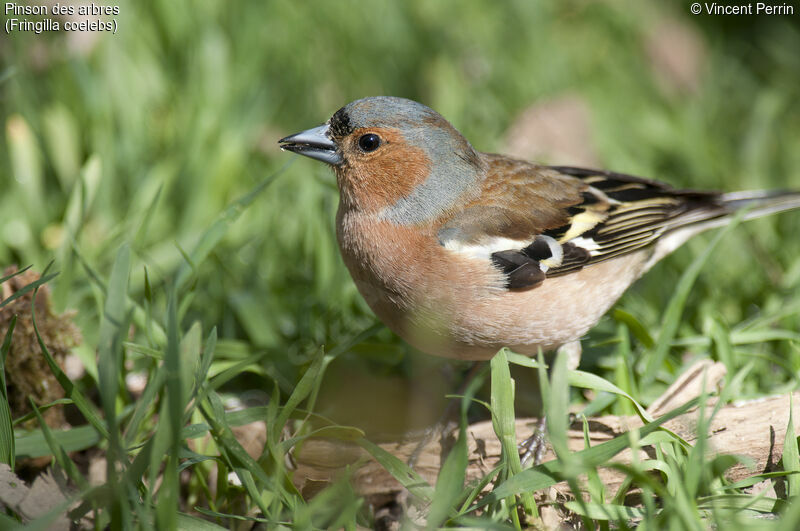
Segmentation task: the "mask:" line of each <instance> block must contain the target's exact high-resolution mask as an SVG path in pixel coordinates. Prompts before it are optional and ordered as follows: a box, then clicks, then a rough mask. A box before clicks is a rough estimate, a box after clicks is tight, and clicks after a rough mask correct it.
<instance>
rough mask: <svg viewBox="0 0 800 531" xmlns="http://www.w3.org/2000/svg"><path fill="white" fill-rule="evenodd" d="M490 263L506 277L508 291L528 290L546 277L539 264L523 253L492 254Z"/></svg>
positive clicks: (512, 251)
mask: <svg viewBox="0 0 800 531" xmlns="http://www.w3.org/2000/svg"><path fill="white" fill-rule="evenodd" d="M492 262H493V263H494V265H495V266H497V267H498V268H499V269H500V270H501V271H502V272H503V273H504V274H505V275H506V288H508V289H530V288H533V287H535V286H538V285H539V284H541V283H542V281H543V280H544V279H545V277H546V275H545V273H544V271H542V269H541V267H540V266H539V262H538V261H537V260H535V259H533V258H531V257H530V256H528V255H526V254H525V253H524V252H523V251H515V250H508V251H497V252H495V253H492Z"/></svg>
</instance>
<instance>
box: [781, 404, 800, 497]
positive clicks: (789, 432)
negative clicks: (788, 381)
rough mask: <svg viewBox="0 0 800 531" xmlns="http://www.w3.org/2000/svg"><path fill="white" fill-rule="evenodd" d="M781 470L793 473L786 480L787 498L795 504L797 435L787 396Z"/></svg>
mask: <svg viewBox="0 0 800 531" xmlns="http://www.w3.org/2000/svg"><path fill="white" fill-rule="evenodd" d="M782 461H783V469H784V470H785V471H786V472H793V474H790V475H789V476H788V477H787V478H786V482H787V484H788V485H789V496H791V497H792V498H794V501H795V503H797V502H798V500H800V474H797V472H800V453H798V450H797V434H796V432H795V429H794V400H793V399H792V396H791V395H790V396H789V423H788V425H787V426H786V437H785V438H784V441H783V457H782Z"/></svg>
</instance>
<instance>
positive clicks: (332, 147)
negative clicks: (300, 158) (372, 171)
mask: <svg viewBox="0 0 800 531" xmlns="http://www.w3.org/2000/svg"><path fill="white" fill-rule="evenodd" d="M328 130H329V126H328V124H325V125H321V126H319V127H315V128H314V129H308V130H307V131H302V132H300V133H297V134H295V135H291V136H287V137H286V138H281V139H280V140H279V141H278V143H279V144H280V145H281V149H285V150H287V151H294V152H295V153H297V154H299V155H305V156H306V157H311V158H312V159H317V160H321V161H322V162H327V163H328V164H332V165H334V166H336V165H338V164H341V163H342V162H343V160H344V159H342V154H341V152H340V151H339V149H338V148H337V147H336V144H335V143H334V142H333V141H332V140H331V139H330V138H328Z"/></svg>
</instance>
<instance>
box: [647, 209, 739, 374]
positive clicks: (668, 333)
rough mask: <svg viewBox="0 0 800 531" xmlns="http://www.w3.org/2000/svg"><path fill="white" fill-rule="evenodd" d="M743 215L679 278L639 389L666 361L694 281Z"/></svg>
mask: <svg viewBox="0 0 800 531" xmlns="http://www.w3.org/2000/svg"><path fill="white" fill-rule="evenodd" d="M745 212H746V211H745V210H742V211H739V213H738V214H736V216H734V217H733V219H731V221H730V223H729V224H728V225H727V226H726V227H725V228H724V229H722V230H721V231H719V232H717V234H715V235H714V238H713V239H712V240H711V242H709V244H708V246H706V248H705V250H704V251H703V252H702V253H701V254H700V256H698V257H697V258H695V259H694V261H692V263H691V264H690V265H689V267H687V268H686V271H684V272H683V275H681V278H680V280H679V281H678V285H677V286H676V287H675V294H674V295H673V296H672V298H671V299H670V301H669V303H668V304H667V309H666V310H665V311H664V315H663V318H662V326H661V331H660V332H659V334H658V340H657V341H656V345H655V350H653V353H652V355H651V356H649V357H648V358H647V365H646V367H645V370H644V373H643V374H642V378H641V386H646V385H648V384H650V383H651V382H652V381H653V380H654V379H655V376H656V372H657V371H658V370H659V369H660V368H661V365H662V364H663V362H664V358H666V356H667V353H668V352H669V349H670V347H671V346H672V340H673V339H674V338H675V335H676V333H677V332H678V325H680V320H681V314H682V313H683V308H684V306H686V301H687V300H688V299H689V294H690V293H691V291H692V286H693V285H694V282H695V280H697V277H698V275H700V271H701V270H702V269H703V267H704V266H705V264H706V262H707V261H708V259H709V258H710V257H711V255H712V254H713V253H714V250H715V249H716V247H717V245H719V242H720V241H721V240H722V239H723V238H725V237H726V236H727V235H728V234H729V233H730V232H731V231H732V230H733V229H734V228H736V226H737V225H739V222H740V221H741V220H742V219H743V216H744V214H745Z"/></svg>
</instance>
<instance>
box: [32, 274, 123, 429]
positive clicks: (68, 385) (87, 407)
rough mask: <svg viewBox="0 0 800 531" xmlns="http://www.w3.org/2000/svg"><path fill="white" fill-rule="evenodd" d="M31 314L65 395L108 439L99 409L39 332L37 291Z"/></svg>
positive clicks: (51, 368)
mask: <svg viewBox="0 0 800 531" xmlns="http://www.w3.org/2000/svg"><path fill="white" fill-rule="evenodd" d="M43 276H44V275H43ZM37 289H38V288H37ZM31 315H32V321H33V330H34V332H36V340H37V341H38V342H39V348H41V350H42V354H43V355H44V359H45V361H46V362H47V365H48V367H50V371H51V372H52V373H53V376H55V378H56V380H57V381H58V383H59V385H61V387H62V388H63V389H64V395H65V396H66V397H67V398H69V399H71V400H72V401H73V403H74V404H75V407H77V408H78V410H79V411H80V412H81V414H83V416H84V418H86V420H87V421H89V424H91V425H92V426H93V427H94V429H96V430H97V431H98V433H100V435H102V436H103V438H105V439H108V438H109V433H108V429H107V428H106V425H105V422H104V421H103V419H102V417H101V416H100V412H99V411H98V410H97V408H96V407H95V405H94V404H92V402H90V401H89V400H88V399H87V398H86V396H85V395H84V394H83V393H82V392H81V391H80V390H79V389H78V388H77V387H76V386H75V384H73V383H72V381H71V380H70V379H69V378H68V377H67V375H66V374H64V371H62V370H61V367H59V365H58V363H56V360H54V359H53V356H52V355H51V354H50V351H49V350H48V349H47V345H45V344H44V340H43V339H42V335H41V334H40V333H39V326H38V324H37V323H36V291H34V293H33V300H32V301H31Z"/></svg>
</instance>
